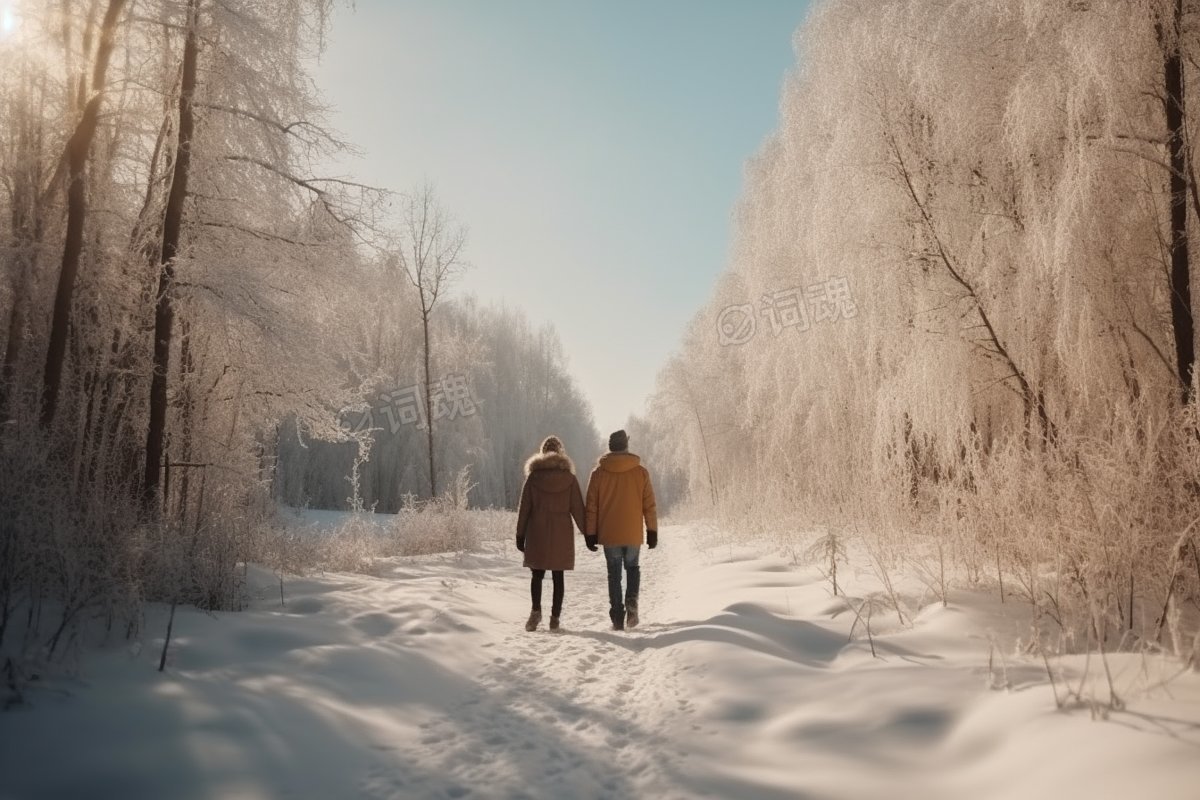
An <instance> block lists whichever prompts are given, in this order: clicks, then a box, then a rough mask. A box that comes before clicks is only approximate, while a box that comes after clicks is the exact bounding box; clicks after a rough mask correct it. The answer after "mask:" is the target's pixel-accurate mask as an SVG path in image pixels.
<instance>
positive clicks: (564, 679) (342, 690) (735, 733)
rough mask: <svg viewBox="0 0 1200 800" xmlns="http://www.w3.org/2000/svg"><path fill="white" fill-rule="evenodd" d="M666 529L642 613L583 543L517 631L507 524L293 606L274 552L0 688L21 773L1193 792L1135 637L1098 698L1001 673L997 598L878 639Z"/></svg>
mask: <svg viewBox="0 0 1200 800" xmlns="http://www.w3.org/2000/svg"><path fill="white" fill-rule="evenodd" d="M662 541H663V543H662V545H661V546H660V547H659V548H658V549H657V550H656V551H653V552H649V551H644V552H643V562H642V563H643V589H642V618H643V624H642V626H641V627H639V628H638V629H637V630H635V631H630V632H624V633H618V632H613V631H610V630H608V623H607V614H606V610H607V609H606V605H607V593H606V589H605V578H604V565H603V559H602V558H601V557H600V556H599V555H598V554H597V555H594V554H591V553H589V552H587V551H586V550H584V549H583V548H582V546H581V547H580V548H579V551H578V566H579V569H577V570H576V571H575V572H573V573H570V574H569V575H568V578H567V602H566V610H565V613H564V626H565V628H566V630H565V631H563V632H561V633H550V632H548V631H546V630H545V629H544V628H543V629H542V630H539V631H538V632H536V633H533V634H529V633H526V632H525V631H524V630H523V627H522V626H523V622H524V619H525V616H526V614H527V613H528V600H527V593H528V572H527V571H525V570H523V569H522V568H521V567H520V555H519V554H518V553H517V552H516V550H515V549H513V548H512V547H511V544H510V543H508V542H504V543H499V542H497V543H494V544H492V545H489V548H488V549H487V550H486V551H485V552H484V553H481V554H477V555H470V556H436V557H425V558H414V559H404V560H397V561H393V562H388V563H387V564H386V565H384V567H383V568H382V569H381V570H380V572H379V574H378V575H376V576H360V575H328V576H324V577H316V578H311V579H303V580H299V579H297V580H291V581H289V582H288V584H287V586H286V591H287V604H286V606H284V607H281V606H280V604H279V598H278V587H277V586H276V585H273V584H272V577H271V576H270V574H269V573H260V574H258V575H257V576H256V577H255V576H252V577H255V580H256V582H257V583H258V585H259V586H260V589H261V593H260V599H259V600H257V601H256V603H255V605H254V607H253V608H252V609H251V610H249V611H247V612H243V613H239V614H223V615H220V616H218V617H210V616H206V615H203V614H199V613H195V612H189V613H187V614H185V615H183V616H182V617H181V618H180V619H179V620H177V626H176V634H177V637H178V638H177V641H176V645H175V646H174V647H173V649H172V657H171V660H170V666H169V669H168V672H167V673H166V674H165V675H160V674H158V673H156V672H154V666H156V661H157V651H156V650H155V649H154V644H155V642H154V641H153V640H149V641H148V642H147V645H148V646H147V647H146V648H145V649H143V650H140V651H137V652H130V651H129V650H127V649H126V648H119V649H112V650H109V651H106V652H102V653H93V654H91V655H89V657H88V658H87V660H86V661H85V663H84V670H83V673H82V674H83V676H84V677H83V678H82V679H80V680H78V681H75V682H72V683H70V684H65V683H63V682H61V681H56V682H51V684H50V685H47V686H46V687H44V688H43V689H40V690H37V691H36V692H35V693H34V696H33V699H34V705H33V707H32V708H31V709H24V710H17V711H14V712H10V713H7V714H0V744H2V746H0V799H3V800H9V798H12V799H13V800H26V799H27V798H29V799H32V798H38V799H40V798H58V797H62V798H76V797H88V798H93V797H95V798H121V799H122V800H124V798H143V797H144V798H217V797H219V798H314V799H326V798H329V799H334V798H369V799H371V800H382V799H383V798H424V797H431V798H459V797H478V798H510V797H613V798H617V797H653V798H669V797H700V796H710V797H738V798H783V797H789V798H796V797H812V798H871V797H887V798H907V797H912V798H921V800H937V799H938V798H946V799H947V800H950V799H951V798H962V797H972V798H1009V797H1012V798H1038V797H1045V798H1052V797H1054V798H1057V797H1068V796H1070V797H1077V796H1086V797H1088V798H1103V797H1113V798H1128V797H1155V798H1156V799H1157V800H1170V799H1172V798H1181V800H1182V798H1194V797H1195V796H1196V794H1195V787H1196V786H1198V785H1200V678H1198V677H1197V676H1196V675H1195V674H1194V673H1193V674H1188V675H1185V676H1183V677H1182V678H1180V679H1177V680H1175V681H1173V682H1172V683H1171V684H1170V686H1169V687H1168V689H1157V690H1154V691H1151V692H1149V693H1146V692H1144V691H1143V692H1139V691H1138V687H1144V686H1146V685H1147V684H1148V683H1153V682H1154V680H1155V679H1156V678H1157V677H1158V676H1159V675H1160V673H1162V671H1163V670H1162V668H1161V667H1160V666H1158V665H1155V664H1153V663H1149V664H1147V663H1145V662H1142V661H1140V660H1138V659H1133V658H1130V657H1125V658H1121V659H1116V660H1114V662H1113V666H1114V668H1115V669H1116V670H1117V681H1118V685H1119V686H1121V687H1122V689H1123V690H1127V694H1128V695H1129V696H1130V697H1131V699H1132V703H1131V708H1130V711H1128V712H1125V713H1118V714H1114V715H1113V717H1112V719H1111V721H1109V722H1093V721H1092V720H1091V719H1090V715H1089V713H1088V711H1087V710H1085V709H1079V710H1075V711H1072V712H1069V713H1062V712H1057V711H1055V710H1054V703H1053V698H1052V694H1051V689H1050V687H1049V686H1048V684H1047V683H1046V679H1045V672H1044V670H1043V669H1042V668H1041V667H1040V666H1039V665H1038V664H1037V663H1034V662H1033V661H1031V660H1023V659H1016V658H1013V657H1012V656H1011V655H1010V656H1009V664H1008V671H1007V678H1008V681H1009V682H1010V683H1011V684H1012V687H1013V688H1012V689H1011V690H1010V691H994V690H990V689H989V688H988V685H989V682H990V681H992V680H993V678H992V677H991V674H990V673H989V671H988V668H987V658H988V649H989V645H988V637H989V636H993V637H995V639H996V640H997V641H999V642H1006V643H1011V642H1012V641H1014V640H1015V637H1016V636H1017V635H1019V633H1020V630H1019V627H1018V626H1017V624H1016V623H1014V622H1011V621H1010V620H1011V618H1012V617H1013V616H1014V615H1012V614H1011V607H1005V608H1000V607H999V606H998V605H996V604H995V603H994V601H993V600H991V599H990V598H988V597H987V596H984V595H979V596H973V595H960V596H959V597H957V598H956V602H955V603H952V604H951V606H950V607H949V608H942V607H941V606H940V605H935V606H930V607H927V608H926V609H925V610H923V611H922V612H921V614H919V615H918V617H917V619H916V621H915V624H913V625H911V626H908V627H903V628H901V627H899V626H897V625H896V624H895V622H894V621H891V620H889V619H887V618H886V615H885V616H883V617H878V618H877V619H876V620H875V623H874V624H875V625H876V626H877V635H876V639H875V644H876V647H877V649H878V654H879V657H878V658H876V657H873V656H872V655H871V652H870V648H869V644H868V642H867V641H866V640H865V639H861V638H858V637H856V638H855V639H854V640H853V641H849V640H848V636H847V634H848V632H849V628H850V625H851V615H850V614H849V613H848V612H846V611H845V601H844V600H843V599H842V598H840V597H833V596H832V595H831V594H830V593H829V591H828V588H827V584H826V583H825V581H824V580H823V579H822V578H821V576H820V574H819V573H818V571H817V570H815V569H814V568H811V567H802V566H797V565H795V564H793V563H791V562H790V561H788V560H785V559H783V558H780V557H777V556H774V555H770V554H769V553H767V552H766V550H767V548H762V547H752V546H747V547H736V546H732V545H730V544H728V543H727V542H726V543H721V540H720V539H719V537H714V536H713V535H712V534H705V533H703V532H702V531H701V529H699V528H683V527H676V528H666V529H664V530H663V532H662ZM844 580H845V581H846V582H847V584H848V586H849V588H850V591H851V592H852V593H853V592H854V591H856V589H859V588H861V590H862V591H866V590H867V589H869V588H870V587H867V586H866V584H867V583H869V579H868V578H867V577H864V576H862V575H859V576H856V575H854V574H853V573H852V572H848V573H847V574H846V575H845V576H844ZM856 584H863V586H862V587H858V586H856ZM545 590H546V600H547V601H548V600H549V590H550V586H549V582H548V581H547V586H546V587H545ZM1002 611H1003V612H1004V613H1000V612H1002ZM158 613H160V610H157V611H155V613H154V614H152V615H150V618H149V619H148V620H147V630H148V631H150V632H151V633H154V632H159V631H161V630H162V619H161V618H160V617H159V616H156V615H157V614H158ZM881 613H882V612H881ZM1015 616H1018V617H1019V614H1017V615H1015ZM159 641H160V642H161V640H159ZM1008 649H1009V650H1010V652H1011V647H1009V648H1008ZM1074 666H1076V667H1077V666H1078V664H1075V665H1074ZM1071 667H1072V665H1071V664H1068V665H1066V668H1067V670H1068V671H1069V670H1070V668H1071ZM997 677H998V675H997Z"/></svg>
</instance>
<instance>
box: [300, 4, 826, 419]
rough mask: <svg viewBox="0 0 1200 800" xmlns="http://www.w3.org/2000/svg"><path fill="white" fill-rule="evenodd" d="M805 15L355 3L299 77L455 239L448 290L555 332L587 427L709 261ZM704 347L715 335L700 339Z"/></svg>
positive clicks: (394, 185) (647, 372)
mask: <svg viewBox="0 0 1200 800" xmlns="http://www.w3.org/2000/svg"><path fill="white" fill-rule="evenodd" d="M808 6H809V3H808V1H807V0H743V1H742V2H738V1H737V0H640V1H638V0H609V2H600V0H594V1H591V2H584V0H553V2H552V1H551V0H391V1H386V2H385V0H357V3H356V7H355V8H354V9H353V10H351V9H345V8H342V9H339V10H338V12H337V13H336V15H335V18H334V20H333V27H332V33H331V36H330V41H329V48H328V50H327V52H326V54H325V56H324V57H323V59H322V62H321V64H320V66H319V68H318V71H317V80H318V82H319V84H320V86H321V88H322V89H323V90H324V92H325V94H326V97H327V99H328V101H329V102H330V103H331V104H332V106H333V122H334V124H335V126H336V127H337V128H338V129H339V130H340V131H341V132H342V133H344V134H345V135H346V136H347V138H349V139H350V140H351V141H353V142H354V143H355V144H356V145H358V146H359V147H361V148H362V149H363V151H364V155H363V157H362V158H361V159H358V160H356V161H353V162H350V163H348V164H347V165H346V167H345V169H346V170H347V171H348V172H350V173H352V174H354V175H355V176H357V177H358V178H360V179H362V180H364V181H366V182H368V183H372V184H375V185H379V186H385V187H388V188H391V189H407V188H411V187H412V186H414V185H416V184H417V183H419V182H421V181H423V180H424V179H426V178H427V179H429V180H430V181H432V182H433V183H434V184H435V185H436V187H437V189H438V192H439V194H440V195H441V198H442V200H443V202H444V204H445V205H446V206H448V207H449V208H450V210H451V211H453V212H454V213H455V214H456V215H457V216H458V217H459V218H460V219H461V220H462V221H463V222H464V223H466V225H467V226H468V227H469V229H470V241H469V244H468V252H467V258H468V259H469V260H470V261H471V263H472V264H473V268H472V270H471V271H470V272H469V273H468V275H467V276H466V277H465V278H464V279H463V280H462V282H461V284H460V286H459V289H458V291H469V292H473V293H475V294H476V295H478V296H479V297H480V298H481V299H483V300H485V301H489V300H495V301H499V302H504V303H506V304H508V305H510V306H517V307H521V308H523V309H524V310H525V311H526V312H527V313H528V315H529V317H530V318H531V320H532V321H533V322H534V324H535V325H540V324H542V323H544V322H550V323H552V324H553V325H554V326H555V327H556V328H557V329H558V332H559V334H560V336H561V338H562V341H563V345H564V348H565V350H566V352H567V355H568V357H569V359H570V363H571V370H572V372H573V374H574V375H575V376H576V377H577V379H578V381H579V383H580V386H581V388H582V389H583V391H584V392H586V393H587V395H588V397H589V399H590V400H591V402H592V406H593V410H594V411H595V415H596V424H597V425H598V426H599V428H600V430H601V431H602V432H608V431H611V430H614V429H616V428H619V427H621V426H622V425H623V424H624V423H625V420H626V418H627V416H628V415H629V413H631V412H640V411H641V410H642V407H643V403H644V401H645V399H646V397H647V395H648V394H649V393H650V392H651V391H652V390H653V387H654V377H655V374H656V373H657V372H658V370H659V368H660V367H661V366H662V364H663V362H664V361H665V360H666V358H667V356H668V355H669V354H670V353H671V351H673V350H674V349H675V348H676V346H677V345H678V343H679V340H680V337H681V334H682V332H683V328H684V326H685V324H686V323H687V321H688V319H689V318H690V317H691V316H692V315H693V314H694V313H695V311H696V310H697V309H698V308H699V307H700V306H701V305H702V304H703V302H704V300H705V298H706V297H707V296H708V294H709V291H710V289H711V287H712V284H713V281H714V280H715V278H716V276H717V275H718V274H719V272H720V271H721V269H722V267H723V266H724V264H725V261H726V256H727V253H728V249H729V239H730V232H731V229H730V220H731V212H732V209H733V205H734V202H735V200H736V198H737V195H738V192H739V190H740V187H741V180H742V166H743V163H744V161H745V159H746V158H747V157H749V156H750V155H752V154H753V153H754V152H755V151H756V150H757V149H758V147H759V146H760V144H761V143H762V141H763V139H764V137H765V136H766V135H767V134H768V133H769V132H770V131H771V130H772V129H773V128H774V127H775V124H776V120H777V116H778V114H777V109H778V98H779V90H780V87H781V85H782V81H783V78H784V75H785V73H786V72H787V71H788V70H789V69H791V67H792V65H793V63H794V60H795V58H794V55H793V52H792V44H791V42H792V34H793V32H794V31H795V29H796V27H797V26H798V25H799V23H800V22H801V21H802V20H803V19H804V16H805V15H806V13H807V10H808ZM714 335H715V332H714Z"/></svg>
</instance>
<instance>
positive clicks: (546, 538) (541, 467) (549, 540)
mask: <svg viewBox="0 0 1200 800" xmlns="http://www.w3.org/2000/svg"><path fill="white" fill-rule="evenodd" d="M572 520H574V521H575V525H577V526H579V530H580V532H581V533H582V532H583V526H584V522H585V519H584V509H583V492H581V491H580V489H579V481H578V480H577V479H576V478H575V465H574V464H572V463H571V459H569V458H567V454H566V452H565V451H564V450H563V444H562V442H561V441H560V440H559V438H558V437H557V436H549V437H547V438H546V440H545V441H544V442H542V448H541V452H539V453H538V454H537V455H535V456H533V457H531V458H530V459H529V460H528V461H526V462H525V487H524V488H523V489H522V490H521V505H520V506H519V507H518V508H517V549H518V550H520V551H522V552H523V553H525V566H527V567H529V569H530V570H532V572H533V576H532V578H531V580H530V583H529V595H530V599H531V600H532V601H533V610H532V611H531V612H530V614H529V621H528V622H526V623H525V630H527V631H532V630H537V626H538V623H540V622H541V621H542V579H543V578H545V577H546V570H550V572H551V573H552V575H553V581H554V600H553V604H552V605H551V606H550V630H552V631H556V630H558V617H559V615H560V614H561V613H562V604H563V591H564V582H563V570H568V569H575V529H574V527H572V525H571V521H572Z"/></svg>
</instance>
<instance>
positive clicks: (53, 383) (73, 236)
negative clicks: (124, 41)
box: [42, 0, 125, 428]
mask: <svg viewBox="0 0 1200 800" xmlns="http://www.w3.org/2000/svg"><path fill="white" fill-rule="evenodd" d="M124 6H125V0H109V4H108V10H107V11H106V12H105V13H104V22H103V23H102V24H101V28H100V44H99V46H98V47H97V48H96V62H95V67H94V69H93V71H92V81H91V96H90V98H89V99H88V101H87V103H86V104H85V105H84V106H83V117H82V118H81V119H80V120H79V124H78V125H77V126H76V128H75V132H74V133H73V134H72V135H71V138H70V139H69V140H68V141H67V154H66V155H67V170H68V171H67V231H66V238H65V241H64V244H63V257H62V268H61V270H60V271H59V275H58V288H57V290H56V291H55V293H54V315H53V318H52V320H51V324H50V344H49V347H48V348H47V350H46V369H45V375H44V378H43V382H42V425H43V426H44V427H47V428H48V427H50V424H51V423H53V422H54V414H55V411H56V410H57V408H58V395H59V390H60V388H61V385H62V373H63V365H64V363H65V361H66V354H67V334H68V333H69V331H70V327H71V306H72V301H73V299H74V295H75V281H76V278H77V277H78V275H79V261H80V256H81V255H82V253H83V227H84V222H85V219H86V217H87V185H86V182H85V180H84V177H85V173H86V171H87V164H88V155H89V153H90V151H91V148H92V140H93V139H94V138H95V136H96V126H97V123H98V121H99V117H100V104H101V102H102V101H103V98H104V87H105V81H106V79H107V75H108V61H109V58H110V56H111V55H112V50H113V46H114V43H115V38H116V27H117V18H118V17H120V15H121V10H122V9H123V8H124ZM80 83H81V85H80V93H81V95H82V93H83V86H82V81H81V82H80Z"/></svg>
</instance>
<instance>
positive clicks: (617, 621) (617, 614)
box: [608, 608, 625, 631]
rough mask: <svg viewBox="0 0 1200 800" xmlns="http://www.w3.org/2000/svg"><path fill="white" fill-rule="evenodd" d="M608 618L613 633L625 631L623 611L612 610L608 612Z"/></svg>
mask: <svg viewBox="0 0 1200 800" xmlns="http://www.w3.org/2000/svg"><path fill="white" fill-rule="evenodd" d="M608 618H609V619H610V620H612V626H613V630H614V631H623V630H625V609H623V608H614V609H611V610H610V611H609V612H608Z"/></svg>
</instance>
